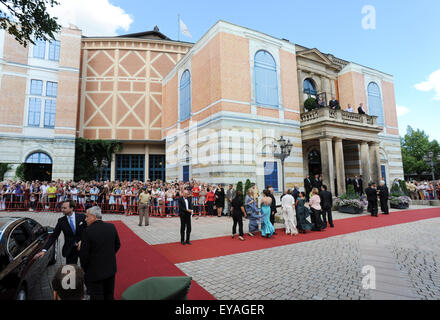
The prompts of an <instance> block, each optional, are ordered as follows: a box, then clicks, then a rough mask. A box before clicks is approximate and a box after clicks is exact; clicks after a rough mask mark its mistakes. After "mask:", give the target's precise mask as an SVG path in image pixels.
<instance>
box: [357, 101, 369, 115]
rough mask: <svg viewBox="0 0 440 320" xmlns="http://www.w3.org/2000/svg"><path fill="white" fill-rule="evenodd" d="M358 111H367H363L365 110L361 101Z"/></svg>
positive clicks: (363, 112)
mask: <svg viewBox="0 0 440 320" xmlns="http://www.w3.org/2000/svg"><path fill="white" fill-rule="evenodd" d="M358 113H359V114H367V113H366V112H365V110H364V104H363V103H361V104H360V105H359V108H358Z"/></svg>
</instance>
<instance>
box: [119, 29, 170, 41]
mask: <svg viewBox="0 0 440 320" xmlns="http://www.w3.org/2000/svg"><path fill="white" fill-rule="evenodd" d="M118 38H142V39H155V40H168V41H170V40H171V39H170V38H168V37H167V36H166V35H164V34H163V33H162V32H160V30H159V27H158V26H155V27H154V29H153V30H151V31H144V32H138V33H130V34H125V35H121V36H118Z"/></svg>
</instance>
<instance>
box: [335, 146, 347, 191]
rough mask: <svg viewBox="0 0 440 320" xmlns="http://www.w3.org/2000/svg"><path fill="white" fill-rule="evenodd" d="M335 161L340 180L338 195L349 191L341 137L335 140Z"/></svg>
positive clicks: (337, 176) (337, 175) (338, 179)
mask: <svg viewBox="0 0 440 320" xmlns="http://www.w3.org/2000/svg"><path fill="white" fill-rule="evenodd" d="M335 162H336V179H337V181H338V195H339V196H341V195H343V194H344V193H345V192H346V191H347V189H346V188H347V186H346V185H345V162H344V146H343V144H342V139H341V138H336V141H335Z"/></svg>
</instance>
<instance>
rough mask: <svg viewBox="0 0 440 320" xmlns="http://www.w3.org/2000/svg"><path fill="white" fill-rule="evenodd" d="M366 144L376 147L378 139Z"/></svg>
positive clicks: (378, 143)
mask: <svg viewBox="0 0 440 320" xmlns="http://www.w3.org/2000/svg"><path fill="white" fill-rule="evenodd" d="M368 144H369V145H370V146H373V147H377V146H379V145H380V142H378V141H370V142H369V143H368Z"/></svg>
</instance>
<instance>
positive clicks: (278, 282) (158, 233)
mask: <svg viewBox="0 0 440 320" xmlns="http://www.w3.org/2000/svg"><path fill="white" fill-rule="evenodd" d="M418 208H422V207H413V208H411V209H412V210H413V209H418ZM3 214H5V213H2V215H3ZM8 215H10V216H18V217H32V218H34V219H35V220H37V221H38V222H40V223H41V224H42V225H45V226H46V225H49V226H55V224H56V221H57V219H58V218H59V217H61V215H62V214H60V213H34V212H32V213H8ZM356 217H358V216H350V215H346V214H341V213H338V212H334V220H336V222H335V225H336V228H337V226H338V224H337V220H339V219H346V218H353V219H356ZM118 220H120V221H122V222H124V223H125V224H126V225H127V226H128V227H129V228H130V229H131V230H132V231H133V232H134V233H136V234H137V235H138V236H139V237H140V238H142V239H143V240H144V241H146V242H147V243H148V244H151V245H155V244H164V243H174V242H178V241H179V237H180V235H179V229H180V220H179V219H178V218H150V226H148V227H145V226H143V227H139V226H138V217H137V216H123V215H105V216H104V221H118ZM247 224H248V222H247V221H246V222H245V224H244V225H245V226H244V227H245V231H246V230H247ZM276 227H277V228H282V227H283V225H280V224H277V225H276ZM231 228H232V219H230V218H228V217H222V218H218V217H201V218H199V219H194V220H193V232H192V240H199V239H207V238H216V237H222V236H226V235H230V233H231ZM299 237H301V235H299ZM62 241H63V236H60V242H59V246H60V247H61V246H62ZM237 241H238V240H237ZM122 245H123V243H122ZM60 251H61V250H58V252H60ZM63 262H64V261H63V259H61V257H60V259H58V262H57V264H56V265H55V266H53V267H49V269H48V272H47V274H44V275H42V278H41V285H40V286H39V292H32V293H29V295H30V298H32V299H37V300H45V299H51V286H50V281H51V279H52V277H53V274H54V272H55V270H56V268H57V266H59V265H60V264H61V263H63ZM176 266H177V267H178V268H179V269H181V270H182V271H183V272H184V273H186V274H187V275H188V276H191V277H192V278H193V279H194V280H195V281H197V282H198V283H199V284H200V285H201V286H202V287H203V288H205V289H206V290H207V291H209V292H210V293H211V294H212V295H214V297H215V298H217V299H219V300H243V299H245V300H248V299H249V300H254V299H259V300H310V299H315V300H329V299H330V300H359V299H360V300H375V299H393V300H394V299H398V300H406V299H412V300H414V299H417V300H426V299H429V300H434V299H435V300H436V299H440V218H436V219H429V220H421V221H417V222H412V223H406V224H401V225H394V226H390V227H383V228H379V229H372V230H367V231H362V232H356V233H351V234H345V235H341V236H335V237H331V238H326V239H322V240H315V241H308V242H301V243H295V244H292V245H286V246H281V247H275V248H270V249H263V250H258V251H251V252H245V253H240V254H234V255H228V256H222V257H216V258H211V259H204V260H199V261H191V262H186V263H181V264H177V265H176ZM365 266H373V267H374V268H375V271H376V290H364V289H363V286H362V279H363V277H364V274H362V269H363V267H365Z"/></svg>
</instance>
